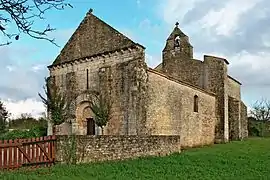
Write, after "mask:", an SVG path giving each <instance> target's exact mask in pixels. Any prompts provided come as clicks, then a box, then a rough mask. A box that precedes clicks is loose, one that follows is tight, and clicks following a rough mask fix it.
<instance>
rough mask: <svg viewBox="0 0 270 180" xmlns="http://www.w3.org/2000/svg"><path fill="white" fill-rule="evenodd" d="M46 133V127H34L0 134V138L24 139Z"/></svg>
mask: <svg viewBox="0 0 270 180" xmlns="http://www.w3.org/2000/svg"><path fill="white" fill-rule="evenodd" d="M46 135H47V128H45V127H34V128H31V129H30V130H18V129H16V130H13V131H9V132H6V133H4V134H1V135H0V139H1V140H4V139H25V138H34V137H41V136H46Z"/></svg>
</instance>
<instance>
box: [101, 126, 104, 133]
mask: <svg viewBox="0 0 270 180" xmlns="http://www.w3.org/2000/svg"><path fill="white" fill-rule="evenodd" d="M101 135H104V129H103V127H102V126H101Z"/></svg>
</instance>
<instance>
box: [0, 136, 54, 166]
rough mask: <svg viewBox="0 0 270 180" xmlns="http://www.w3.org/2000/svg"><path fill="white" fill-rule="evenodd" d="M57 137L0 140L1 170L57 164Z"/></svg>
mask: <svg viewBox="0 0 270 180" xmlns="http://www.w3.org/2000/svg"><path fill="white" fill-rule="evenodd" d="M55 141H56V137H55V136H45V137H39V138H31V139H16V140H4V141H1V140H0V169H16V168H20V167H22V166H31V167H41V166H51V165H52V164H54V162H55Z"/></svg>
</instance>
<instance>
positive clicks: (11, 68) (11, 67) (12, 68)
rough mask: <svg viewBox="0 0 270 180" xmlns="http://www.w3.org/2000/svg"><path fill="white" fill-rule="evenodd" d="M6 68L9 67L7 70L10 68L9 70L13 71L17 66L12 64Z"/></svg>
mask: <svg viewBox="0 0 270 180" xmlns="http://www.w3.org/2000/svg"><path fill="white" fill-rule="evenodd" d="M6 68H7V70H8V71H9V72H12V71H14V70H15V69H16V67H15V66H11V65H8V66H6Z"/></svg>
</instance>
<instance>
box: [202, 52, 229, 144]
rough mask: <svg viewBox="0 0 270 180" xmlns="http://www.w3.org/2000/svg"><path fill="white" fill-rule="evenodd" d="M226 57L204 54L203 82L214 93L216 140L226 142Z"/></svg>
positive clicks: (227, 128) (227, 136) (227, 133)
mask: <svg viewBox="0 0 270 180" xmlns="http://www.w3.org/2000/svg"><path fill="white" fill-rule="evenodd" d="M227 65H228V62H227V60H226V59H223V58H219V57H214V56H206V55H205V56H204V78H205V80H204V82H205V83H204V84H205V89H206V90H207V91H208V92H213V93H215V94H216V108H215V112H216V117H217V122H216V130H215V134H216V142H217V143H218V142H228V140H229V122H228V78H227Z"/></svg>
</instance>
